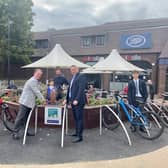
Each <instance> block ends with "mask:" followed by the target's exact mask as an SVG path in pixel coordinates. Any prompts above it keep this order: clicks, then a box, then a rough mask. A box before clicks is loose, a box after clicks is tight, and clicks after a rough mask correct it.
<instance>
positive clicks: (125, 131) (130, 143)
mask: <svg viewBox="0 0 168 168" xmlns="http://www.w3.org/2000/svg"><path fill="white" fill-rule="evenodd" d="M102 107H103V106H101V107H100V135H102ZM104 107H106V108H107V109H108V110H109V111H111V112H112V113H113V115H114V116H115V117H116V118H117V120H118V121H119V122H120V124H121V126H122V128H123V130H124V133H125V135H126V137H127V140H128V144H129V145H130V146H132V142H131V139H130V136H129V134H128V131H127V129H126V127H125V126H124V124H123V122H122V121H121V119H120V118H119V117H118V115H117V114H116V113H115V112H114V110H112V109H111V108H110V107H109V106H108V105H104Z"/></svg>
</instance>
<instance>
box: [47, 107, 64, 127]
mask: <svg viewBox="0 0 168 168" xmlns="http://www.w3.org/2000/svg"><path fill="white" fill-rule="evenodd" d="M61 117H62V109H61V108H60V107H56V106H46V107H45V116H44V123H45V124H49V125H61Z"/></svg>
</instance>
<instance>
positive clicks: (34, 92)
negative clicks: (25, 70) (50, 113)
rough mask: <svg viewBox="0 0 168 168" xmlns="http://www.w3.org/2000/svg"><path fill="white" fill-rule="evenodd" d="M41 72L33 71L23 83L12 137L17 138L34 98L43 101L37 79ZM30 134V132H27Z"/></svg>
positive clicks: (38, 70) (33, 104)
mask: <svg viewBox="0 0 168 168" xmlns="http://www.w3.org/2000/svg"><path fill="white" fill-rule="evenodd" d="M42 74H43V72H42V70H41V69H36V70H35V71H34V74H33V77H31V78H30V79H29V80H28V81H27V82H26V83H25V85H24V88H23V92H22V94H21V97H20V99H19V103H20V106H19V112H18V115H17V117H16V120H15V126H14V133H13V139H19V138H20V137H19V131H20V129H21V127H22V126H23V125H25V124H26V121H27V118H28V116H29V113H30V111H31V110H32V109H33V108H34V106H35V99H36V97H38V98H39V99H41V100H42V101H44V100H45V99H44V97H43V95H42V94H41V92H40V89H39V82H38V81H39V80H40V78H41V76H42ZM28 135H30V136H31V134H28Z"/></svg>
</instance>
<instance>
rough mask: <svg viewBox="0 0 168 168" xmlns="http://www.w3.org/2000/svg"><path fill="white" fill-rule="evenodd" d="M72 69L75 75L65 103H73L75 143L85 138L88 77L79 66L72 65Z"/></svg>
mask: <svg viewBox="0 0 168 168" xmlns="http://www.w3.org/2000/svg"><path fill="white" fill-rule="evenodd" d="M70 71H71V74H72V75H73V77H72V79H71V82H70V85H69V88H68V92H67V97H66V101H65V102H64V103H70V104H71V107H72V111H73V115H74V120H75V127H76V132H75V134H72V136H74V137H76V139H75V140H74V141H73V143H78V142H81V141H82V140H83V112H84V105H85V103H86V95H85V87H86V79H85V77H84V75H82V74H80V73H79V68H78V67H77V66H75V65H72V66H71V68H70Z"/></svg>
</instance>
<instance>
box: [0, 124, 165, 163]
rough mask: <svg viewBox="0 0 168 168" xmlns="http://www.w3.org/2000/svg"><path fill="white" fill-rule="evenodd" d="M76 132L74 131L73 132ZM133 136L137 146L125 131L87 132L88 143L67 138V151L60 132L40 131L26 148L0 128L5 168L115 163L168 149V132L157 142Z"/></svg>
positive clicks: (0, 141) (94, 130)
mask: <svg viewBox="0 0 168 168" xmlns="http://www.w3.org/2000/svg"><path fill="white" fill-rule="evenodd" d="M69 132H72V130H69ZM129 133H130V136H131V140H132V142H133V146H132V147H130V146H129V145H128V142H127V139H126V137H125V135H124V134H123V131H122V130H121V128H118V129H117V130H115V131H113V132H111V131H108V130H105V129H104V130H103V135H102V136H99V129H91V130H85V133H84V141H83V142H82V143H79V144H73V143H72V142H71V141H72V140H73V138H72V137H70V136H66V137H65V147H64V149H62V148H61V147H60V140H61V131H60V129H39V130H38V134H37V136H36V137H28V139H27V144H26V146H24V147H23V146H22V142H21V141H14V140H13V139H12V137H11V135H10V133H9V132H8V131H4V130H3V127H2V125H0V163H1V164H57V163H69V162H81V161H82V162H83V161H98V160H112V159H119V158H126V157H131V156H136V155H139V154H143V153H148V152H152V151H155V150H157V149H160V148H161V147H165V146H167V145H168V129H165V132H164V134H163V135H162V136H161V137H160V138H159V139H157V140H154V141H148V140H144V139H142V138H141V137H139V136H138V135H136V134H135V133H134V134H133V133H131V132H130V131H129Z"/></svg>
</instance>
